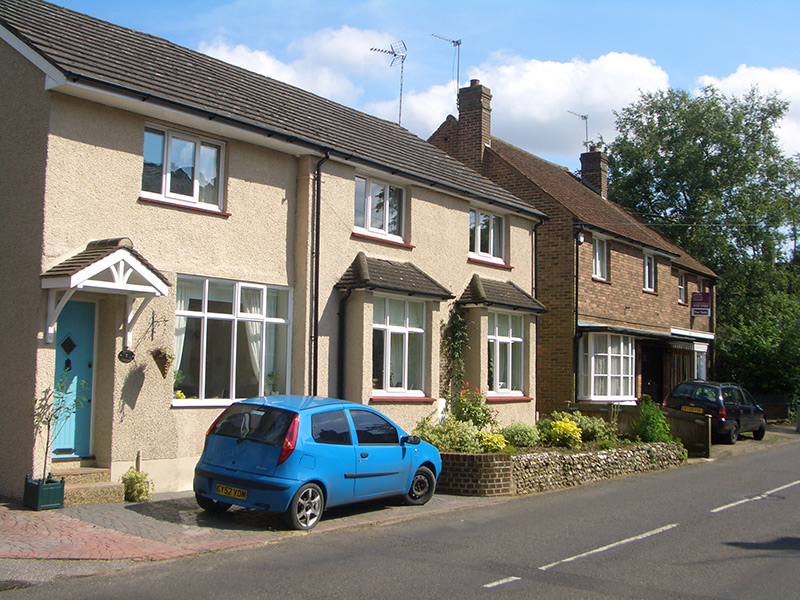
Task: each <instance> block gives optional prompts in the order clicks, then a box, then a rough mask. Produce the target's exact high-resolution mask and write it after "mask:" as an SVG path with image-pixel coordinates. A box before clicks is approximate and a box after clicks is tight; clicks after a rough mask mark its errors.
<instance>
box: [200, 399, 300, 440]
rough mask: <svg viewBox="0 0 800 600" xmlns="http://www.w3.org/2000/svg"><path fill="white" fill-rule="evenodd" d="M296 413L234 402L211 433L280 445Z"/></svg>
mask: <svg viewBox="0 0 800 600" xmlns="http://www.w3.org/2000/svg"><path fill="white" fill-rule="evenodd" d="M295 414H296V413H293V412H291V411H288V410H283V409H280V408H274V407H271V406H255V405H251V404H233V405H231V406H230V407H228V409H227V410H226V411H225V412H224V413H223V414H222V417H221V418H220V419H219V421H217V423H216V425H215V426H214V428H213V429H212V430H211V432H210V433H211V434H212V435H221V436H225V437H232V438H238V439H246V440H251V441H254V442H261V443H262V444H269V445H271V446H280V445H281V444H283V440H284V438H285V437H286V432H287V431H288V430H289V425H291V423H292V419H294V417H295Z"/></svg>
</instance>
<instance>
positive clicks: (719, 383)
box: [681, 379, 741, 387]
mask: <svg viewBox="0 0 800 600" xmlns="http://www.w3.org/2000/svg"><path fill="white" fill-rule="evenodd" d="M681 385H707V386H711V387H719V386H723V385H735V386H736V387H741V386H740V385H739V384H738V383H734V382H733V381H706V380H705V379H690V380H689V381H684V382H683V383H682V384H681Z"/></svg>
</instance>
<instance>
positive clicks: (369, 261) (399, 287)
mask: <svg viewBox="0 0 800 600" xmlns="http://www.w3.org/2000/svg"><path fill="white" fill-rule="evenodd" d="M334 287H336V288H337V289H341V290H359V289H360V290H380V291H384V292H394V293H399V294H408V295H409V296H426V297H429V298H436V299H440V300H449V299H451V298H453V294H451V293H450V291H449V290H448V289H447V288H446V287H444V286H443V285H442V284H440V283H439V282H438V281H436V280H435V279H433V277H431V276H430V275H428V274H427V273H425V272H424V271H423V270H422V269H420V268H419V267H417V266H416V265H414V264H412V263H406V262H395V261H391V260H385V259H382V258H371V257H368V256H367V255H366V254H364V252H359V253H358V255H357V256H356V258H355V260H353V262H352V264H351V265H350V267H348V269H347V271H345V273H344V275H342V277H341V279H339V281H338V282H337V283H336V285H335V286H334Z"/></svg>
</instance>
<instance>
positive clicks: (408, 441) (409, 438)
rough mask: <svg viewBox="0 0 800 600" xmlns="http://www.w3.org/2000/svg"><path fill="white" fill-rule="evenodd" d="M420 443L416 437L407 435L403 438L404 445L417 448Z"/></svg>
mask: <svg viewBox="0 0 800 600" xmlns="http://www.w3.org/2000/svg"><path fill="white" fill-rule="evenodd" d="M419 442H420V440H419V438H418V437H417V436H416V435H407V436H405V437H404V438H403V443H404V444H409V445H411V446H416V445H417V444H419Z"/></svg>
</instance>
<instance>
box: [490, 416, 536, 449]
mask: <svg viewBox="0 0 800 600" xmlns="http://www.w3.org/2000/svg"><path fill="white" fill-rule="evenodd" d="M500 433H502V434H503V437H505V438H506V440H508V443H509V444H511V445H513V446H516V447H517V448H532V447H533V446H536V445H538V444H539V429H538V428H537V427H536V425H528V424H527V423H519V422H517V423H512V424H511V425H509V426H508V427H504V428H503V429H501V430H500Z"/></svg>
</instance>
